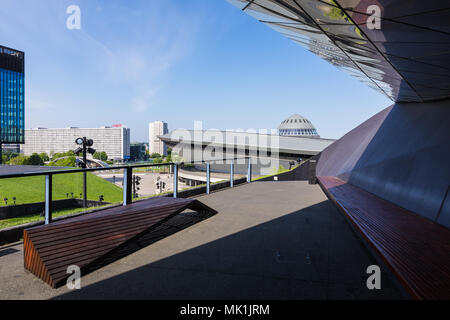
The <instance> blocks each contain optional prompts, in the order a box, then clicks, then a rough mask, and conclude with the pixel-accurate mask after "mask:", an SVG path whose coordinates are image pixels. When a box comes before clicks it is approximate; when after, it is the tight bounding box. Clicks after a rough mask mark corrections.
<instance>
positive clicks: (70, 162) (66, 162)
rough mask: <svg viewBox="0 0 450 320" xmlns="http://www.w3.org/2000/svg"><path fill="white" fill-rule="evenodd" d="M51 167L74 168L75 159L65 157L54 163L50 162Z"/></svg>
mask: <svg viewBox="0 0 450 320" xmlns="http://www.w3.org/2000/svg"><path fill="white" fill-rule="evenodd" d="M49 165H50V166H52V167H75V166H76V157H74V156H72V157H67V158H63V159H59V160H56V161H52V162H50V163H49Z"/></svg>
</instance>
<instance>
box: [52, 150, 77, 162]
mask: <svg viewBox="0 0 450 320" xmlns="http://www.w3.org/2000/svg"><path fill="white" fill-rule="evenodd" d="M50 154H51V153H50ZM74 156H75V153H74V152H73V151H72V150H69V151H67V152H59V153H54V154H53V155H52V157H51V159H52V160H56V159H58V158H62V157H74Z"/></svg>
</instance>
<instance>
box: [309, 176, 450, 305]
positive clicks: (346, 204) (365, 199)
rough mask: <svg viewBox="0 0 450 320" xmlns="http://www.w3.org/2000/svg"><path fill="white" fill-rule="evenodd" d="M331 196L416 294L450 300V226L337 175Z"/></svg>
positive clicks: (324, 182) (324, 183)
mask: <svg viewBox="0 0 450 320" xmlns="http://www.w3.org/2000/svg"><path fill="white" fill-rule="evenodd" d="M318 180H319V183H320V185H321V187H322V188H323V190H324V191H325V193H326V194H327V196H328V197H329V198H330V199H331V200H332V201H333V202H334V203H335V204H336V205H337V206H338V207H339V209H341V211H343V212H344V213H345V214H346V216H347V217H348V218H349V220H350V221H351V222H352V224H353V225H354V226H355V227H356V228H357V230H359V231H360V232H361V234H362V235H363V236H364V238H365V239H366V240H367V241H368V242H369V243H370V244H371V245H372V246H373V247H374V248H375V249H376V251H377V252H378V253H379V254H380V255H381V257H382V258H383V259H384V261H385V262H386V263H387V265H388V266H389V267H390V268H391V269H392V270H393V272H394V274H395V275H396V276H397V277H398V278H399V280H400V281H401V283H402V284H403V285H404V286H405V288H406V289H407V290H408V292H409V293H410V294H411V295H412V296H413V297H414V298H416V299H450V230H449V229H447V228H445V227H443V226H441V225H439V224H436V223H433V222H432V221H430V220H427V219H425V218H423V217H421V216H419V215H417V214H415V213H413V212H410V211H408V210H406V209H404V208H401V207H398V206H396V205H394V204H393V203H391V202H388V201H386V200H383V199H381V198H379V197H377V196H375V195H373V194H371V193H369V192H367V191H365V190H362V189H360V188H357V187H355V186H353V185H351V184H349V183H346V182H345V181H342V180H340V179H338V178H336V177H318Z"/></svg>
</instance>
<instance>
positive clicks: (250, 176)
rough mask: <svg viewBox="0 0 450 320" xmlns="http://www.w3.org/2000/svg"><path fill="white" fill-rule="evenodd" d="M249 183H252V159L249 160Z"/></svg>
mask: <svg viewBox="0 0 450 320" xmlns="http://www.w3.org/2000/svg"><path fill="white" fill-rule="evenodd" d="M247 182H248V183H250V182H252V158H248V171H247Z"/></svg>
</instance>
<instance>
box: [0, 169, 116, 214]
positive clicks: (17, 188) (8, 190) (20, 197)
mask: <svg viewBox="0 0 450 320" xmlns="http://www.w3.org/2000/svg"><path fill="white" fill-rule="evenodd" d="M71 192H73V196H74V197H77V198H80V193H82V192H83V174H82V173H81V172H79V173H67V174H58V175H54V176H53V195H52V196H53V200H60V199H66V198H67V196H66V193H68V194H69V197H71ZM87 195H88V199H89V200H98V199H99V196H100V195H103V198H104V201H106V202H111V203H115V202H120V201H122V198H123V191H122V188H120V187H118V186H116V185H114V184H113V183H111V182H109V181H106V180H105V179H102V178H100V177H97V176H96V175H94V174H92V173H87ZM13 197H16V204H22V203H32V202H43V201H44V197H45V177H44V176H37V177H25V178H11V179H0V205H2V206H4V205H5V201H4V198H8V205H11V204H13Z"/></svg>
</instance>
